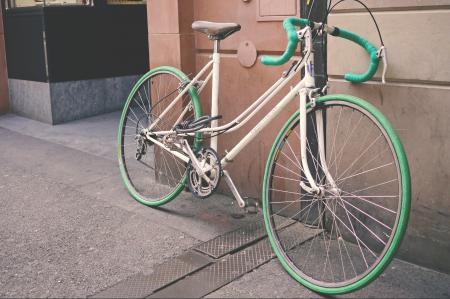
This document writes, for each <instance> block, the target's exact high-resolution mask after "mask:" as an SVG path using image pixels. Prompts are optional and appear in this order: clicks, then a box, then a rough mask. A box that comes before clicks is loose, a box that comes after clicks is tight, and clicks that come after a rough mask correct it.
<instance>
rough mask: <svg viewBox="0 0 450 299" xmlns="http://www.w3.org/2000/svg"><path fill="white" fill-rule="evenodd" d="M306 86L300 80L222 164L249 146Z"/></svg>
mask: <svg viewBox="0 0 450 299" xmlns="http://www.w3.org/2000/svg"><path fill="white" fill-rule="evenodd" d="M303 87H305V83H304V80H302V81H300V83H299V84H297V86H295V87H294V88H293V89H292V90H291V91H290V92H289V93H288V94H287V95H286V96H285V97H284V98H283V99H282V100H281V101H280V102H279V103H278V104H277V105H276V106H275V107H274V108H273V109H272V110H271V111H270V112H269V113H268V114H267V115H266V116H265V117H264V118H263V119H262V120H261V121H260V122H259V123H258V124H257V125H256V126H255V127H254V128H253V129H252V130H251V131H250V132H249V133H248V134H247V135H245V137H244V138H243V139H242V140H241V141H240V142H239V143H238V144H236V145H235V146H234V147H233V149H232V150H231V151H229V152H228V153H227V155H226V156H225V157H224V158H223V159H222V161H221V163H222V166H226V165H227V164H228V162H230V161H232V160H233V159H234V158H235V157H236V155H237V154H239V152H240V151H241V150H242V149H243V148H244V147H246V146H247V144H249V143H250V142H251V141H252V140H253V139H254V138H255V137H256V136H257V135H258V134H259V133H260V132H261V131H262V130H263V129H264V128H265V127H266V126H267V125H268V124H269V123H270V122H271V121H272V120H273V119H274V118H275V117H277V116H278V114H280V112H281V111H282V110H283V109H284V108H285V107H286V106H287V105H288V104H289V103H290V102H291V101H292V100H293V99H294V98H295V96H296V95H297V94H298V93H299V91H300V90H301V89H302V88H303Z"/></svg>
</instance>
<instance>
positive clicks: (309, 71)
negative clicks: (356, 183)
mask: <svg viewBox="0 0 450 299" xmlns="http://www.w3.org/2000/svg"><path fill="white" fill-rule="evenodd" d="M298 36H299V39H304V40H305V41H306V43H305V49H304V55H305V58H306V59H305V61H298V62H297V63H296V64H295V65H293V66H292V67H291V68H290V69H289V71H287V72H285V73H284V74H283V76H282V77H281V78H280V79H279V80H278V81H277V82H275V84H274V85H272V87H270V88H269V89H268V90H267V91H266V92H265V93H264V94H263V95H262V96H261V97H260V98H259V99H257V100H256V101H255V102H253V104H251V105H250V106H249V107H248V108H247V109H246V110H245V111H243V112H242V113H241V114H240V115H238V116H237V117H236V118H235V119H234V120H232V121H231V122H229V123H227V124H225V125H222V126H218V121H217V120H214V121H212V122H211V126H210V128H204V129H200V130H198V131H197V132H200V133H203V134H210V135H213V134H216V133H218V132H223V131H226V132H225V133H229V132H233V131H236V130H238V129H239V128H241V127H242V126H243V125H245V124H246V123H247V122H248V121H249V120H250V119H251V118H252V117H253V116H254V115H255V114H256V113H258V112H259V111H260V110H261V108H262V107H264V106H265V105H266V104H267V103H268V102H270V101H271V100H272V99H273V97H274V96H275V95H277V94H278V92H280V90H281V89H282V88H284V87H285V86H286V85H287V84H288V83H289V82H290V81H291V80H292V78H294V77H297V76H298V75H299V72H300V71H301V70H302V69H305V75H304V78H303V79H302V80H301V81H300V82H299V83H298V84H297V85H295V86H294V87H292V88H291V90H290V91H289V93H288V94H287V95H286V96H285V97H284V98H283V99H282V100H281V101H280V102H279V103H278V104H277V105H276V106H275V107H274V108H273V109H272V110H271V111H270V112H269V113H267V115H266V116H264V117H263V118H262V119H261V121H260V122H259V123H258V124H257V125H256V126H255V127H254V128H253V129H251V130H250V132H248V133H247V135H246V136H245V137H244V138H243V139H242V140H241V141H240V142H239V143H237V144H236V145H235V146H234V147H233V148H232V149H231V150H230V151H228V152H227V153H226V155H225V156H224V157H223V158H222V160H221V163H222V166H223V167H225V166H226V165H227V164H228V163H230V162H232V161H233V159H234V158H235V157H236V156H237V155H238V154H239V152H240V151H241V150H242V149H244V148H245V147H246V146H247V145H248V144H249V143H250V142H251V141H252V140H253V139H254V138H255V137H256V135H258V133H260V132H261V130H263V129H264V128H265V127H266V126H267V125H268V124H269V123H270V122H271V121H272V120H273V119H274V118H275V117H277V116H278V115H279V114H280V112H281V111H282V110H283V109H284V108H285V107H286V106H287V105H288V104H289V103H290V102H291V101H292V100H293V99H294V98H295V97H296V96H299V98H300V100H299V104H300V142H301V144H300V148H301V153H300V155H301V168H302V170H303V172H304V174H305V176H306V178H307V180H308V183H309V186H306V184H305V183H304V182H301V184H300V185H301V187H302V188H303V189H304V190H305V191H307V192H309V193H317V194H319V193H320V192H321V190H320V188H319V186H317V184H316V182H315V180H314V178H313V176H312V174H311V171H310V169H309V167H308V162H307V147H306V132H307V127H306V124H307V122H306V110H307V100H308V97H310V98H311V95H312V94H313V92H316V91H317V89H316V86H315V80H314V52H313V48H312V47H313V45H312V30H311V28H309V27H306V28H304V29H302V30H300V31H298ZM220 57H221V55H220V53H219V41H215V44H214V53H213V55H212V60H211V61H210V62H208V63H207V64H206V65H205V66H204V67H203V69H202V70H201V71H200V72H199V73H198V74H197V75H196V76H195V77H194V78H193V79H192V80H191V81H190V82H189V84H187V85H186V86H185V87H184V89H183V91H182V92H181V93H180V94H179V95H178V96H177V97H176V98H175V100H174V101H173V102H172V103H171V104H170V105H169V106H168V107H167V108H166V109H165V110H164V111H163V112H162V113H161V115H160V116H159V117H158V119H157V120H155V122H154V123H153V124H152V125H151V126H150V127H149V128H148V130H147V138H148V139H149V140H150V141H152V142H153V143H154V144H157V145H159V146H160V147H162V148H163V149H164V150H166V151H168V152H170V153H171V154H173V155H174V156H176V157H178V158H179V159H181V160H183V161H184V162H189V160H191V158H194V159H196V158H195V156H193V155H192V152H191V153H189V151H190V150H186V149H185V148H180V149H182V150H183V152H184V153H185V155H184V154H183V153H181V152H180V151H177V150H173V149H170V148H169V147H166V146H165V145H164V144H163V143H161V142H159V141H158V140H156V139H155V138H154V136H155V135H156V136H167V135H170V134H177V132H176V131H175V130H172V131H151V130H152V129H153V128H154V127H155V126H156V125H157V123H158V121H159V119H161V118H162V117H163V116H164V115H165V114H166V113H167V112H168V111H170V110H171V109H172V107H174V105H175V104H176V103H177V102H178V101H179V100H180V99H182V98H183V96H184V95H185V94H186V92H187V91H188V90H189V89H190V88H191V87H192V86H194V85H196V84H198V83H199V82H200V78H202V76H203V75H204V74H205V73H206V72H207V70H208V69H210V68H211V67H212V70H211V71H210V73H209V74H208V75H207V76H206V79H205V80H204V81H203V82H201V87H200V88H199V90H198V92H199V93H200V92H201V91H202V90H203V89H204V87H205V86H206V85H207V83H208V82H209V81H210V80H211V79H212V99H211V100H212V103H211V116H217V115H219V81H220V72H219V70H220ZM190 109H192V107H190V105H188V106H187V107H186V108H185V109H184V111H183V112H182V114H181V115H180V117H179V118H178V119H177V121H176V122H175V123H174V125H173V126H174V127H175V125H177V124H178V123H179V122H180V121H181V120H182V119H183V117H184V115H185V114H186V113H187V112H188V111H189V110H190ZM316 122H317V131H318V132H317V133H318V148H319V155H320V160H321V166H322V170H323V172H324V173H325V177H326V179H327V181H328V183H329V184H330V185H331V186H332V188H336V184H335V182H334V180H333V178H332V176H331V174H330V172H329V171H328V167H327V165H326V162H325V145H324V128H323V115H322V112H321V111H317V112H316ZM194 134H195V133H192V134H184V135H194ZM178 135H183V134H178ZM152 136H153V137H152ZM210 146H211V148H212V149H214V150H215V151H216V152H217V149H218V136H213V137H211V145H210ZM196 162H197V163H196ZM193 163H194V164H197V165H199V164H198V161H193ZM202 172H203V171H202ZM225 174H226V176H227V178H228V179H229V180H231V179H230V178H229V175H228V173H225ZM232 191H233V193H234V194H235V191H237V190H232ZM235 196H236V194H235ZM238 202H239V204H240V205H241V200H239V199H238Z"/></svg>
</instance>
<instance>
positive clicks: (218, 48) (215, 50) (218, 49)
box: [214, 39, 220, 53]
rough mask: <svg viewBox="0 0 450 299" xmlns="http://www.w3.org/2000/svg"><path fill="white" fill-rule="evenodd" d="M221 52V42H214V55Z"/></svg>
mask: <svg viewBox="0 0 450 299" xmlns="http://www.w3.org/2000/svg"><path fill="white" fill-rule="evenodd" d="M219 52H220V40H218V39H216V40H214V53H219Z"/></svg>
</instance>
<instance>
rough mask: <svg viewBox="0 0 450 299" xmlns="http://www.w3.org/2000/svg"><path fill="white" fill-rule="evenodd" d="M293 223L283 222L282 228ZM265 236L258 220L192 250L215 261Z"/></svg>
mask: <svg viewBox="0 0 450 299" xmlns="http://www.w3.org/2000/svg"><path fill="white" fill-rule="evenodd" d="M274 217H275V219H276V220H277V221H280V222H281V220H285V219H286V218H283V217H280V216H274ZM294 222H295V221H294V220H287V221H283V222H282V223H283V227H286V226H289V225H290V224H292V223H294ZM266 235H267V233H266V229H265V226H264V220H263V219H258V220H257V221H256V222H254V223H251V224H249V225H246V226H244V227H240V228H238V229H236V230H234V231H231V232H228V233H226V234H224V235H221V236H218V237H216V238H214V239H211V240H209V241H206V242H204V243H201V244H199V245H197V246H195V247H194V248H193V249H194V250H196V251H198V252H201V253H204V254H207V255H209V256H211V257H213V258H215V259H219V258H221V257H223V256H225V255H227V254H230V253H234V252H236V251H238V250H240V249H241V248H244V247H247V246H249V245H251V244H252V243H254V242H256V241H259V240H261V239H262V238H264V237H265V236H266Z"/></svg>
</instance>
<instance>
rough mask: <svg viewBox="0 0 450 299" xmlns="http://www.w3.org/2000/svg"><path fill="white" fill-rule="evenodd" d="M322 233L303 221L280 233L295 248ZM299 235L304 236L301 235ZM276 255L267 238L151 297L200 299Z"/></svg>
mask: <svg viewBox="0 0 450 299" xmlns="http://www.w3.org/2000/svg"><path fill="white" fill-rule="evenodd" d="M299 232H300V234H299ZM320 232H321V230H317V229H310V228H306V227H305V226H303V225H302V224H299V223H296V224H293V225H290V226H289V227H286V228H285V229H283V230H282V231H281V232H280V233H281V234H286V236H284V237H287V238H289V239H292V240H293V242H292V243H291V245H292V247H294V246H297V245H299V244H301V243H304V242H306V241H307V240H309V239H311V238H312V237H313V236H315V235H317V234H319V233H320ZM299 235H300V236H302V238H299V237H298V236H299ZM274 257H275V254H274V253H273V251H272V247H271V246H270V243H269V240H268V239H264V240H262V241H259V242H257V243H256V244H254V245H252V246H250V247H247V248H245V249H244V250H241V251H239V252H237V253H235V254H232V255H230V256H227V257H225V258H223V259H222V260H220V261H218V262H216V263H214V264H212V265H210V266H208V267H206V268H204V269H202V270H201V271H198V272H196V273H194V274H192V275H190V276H188V277H186V278H185V279H183V280H180V281H178V282H176V283H174V284H172V285H170V286H168V287H167V288H164V289H162V290H160V291H159V292H156V293H154V294H153V295H151V296H150V297H149V298H200V297H203V296H206V295H208V294H210V293H211V292H214V291H215V290H217V289H219V288H221V287H222V286H224V285H226V284H228V283H230V282H232V281H233V280H235V279H237V278H239V277H241V276H242V275H244V274H245V273H248V272H250V271H252V270H253V269H255V268H257V267H259V266H261V265H263V264H264V263H266V262H268V261H270V260H271V259H272V258H274Z"/></svg>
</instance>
